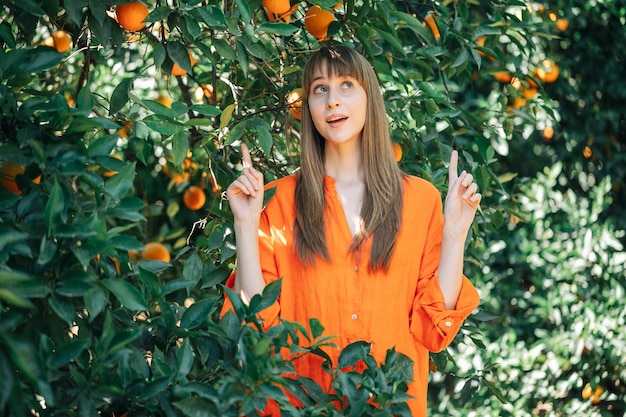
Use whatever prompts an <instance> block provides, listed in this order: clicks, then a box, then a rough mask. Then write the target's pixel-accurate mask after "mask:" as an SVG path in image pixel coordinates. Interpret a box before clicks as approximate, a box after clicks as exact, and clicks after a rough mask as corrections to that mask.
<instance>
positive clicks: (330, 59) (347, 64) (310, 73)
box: [302, 45, 369, 97]
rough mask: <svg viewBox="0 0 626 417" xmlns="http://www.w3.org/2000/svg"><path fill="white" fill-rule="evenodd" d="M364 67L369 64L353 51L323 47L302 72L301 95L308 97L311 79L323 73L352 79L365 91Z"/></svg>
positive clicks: (341, 47)
mask: <svg viewBox="0 0 626 417" xmlns="http://www.w3.org/2000/svg"><path fill="white" fill-rule="evenodd" d="M365 66H369V63H368V62H367V61H366V60H365V59H364V58H363V57H362V56H361V55H360V54H358V53H356V52H355V51H354V50H353V49H350V48H347V47H345V46H340V45H333V46H325V47H323V48H321V49H320V50H318V51H317V52H316V53H314V54H313V55H312V56H311V58H310V59H309V61H308V62H307V64H306V65H305V67H304V71H303V77H302V78H303V79H302V81H303V82H302V84H303V87H304V88H303V90H304V91H303V94H304V95H305V97H306V96H308V94H309V90H310V88H311V84H312V82H313V78H314V76H315V74H316V73H317V72H324V70H325V71H326V73H327V74H328V76H339V77H354V78H355V79H356V80H357V81H358V82H359V84H361V85H362V86H363V87H364V88H365V89H366V90H367V84H368V83H367V77H366V75H365V71H366V69H365Z"/></svg>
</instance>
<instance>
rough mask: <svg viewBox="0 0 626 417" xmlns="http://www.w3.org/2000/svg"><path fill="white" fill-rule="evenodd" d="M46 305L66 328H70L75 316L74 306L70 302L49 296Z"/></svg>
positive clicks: (63, 298)
mask: <svg viewBox="0 0 626 417" xmlns="http://www.w3.org/2000/svg"><path fill="white" fill-rule="evenodd" d="M48 305H50V307H51V308H52V310H53V311H54V312H55V313H56V315H57V316H59V317H60V318H61V319H63V321H65V323H67V325H68V326H71V325H72V323H73V322H74V318H75V316H76V314H75V311H74V306H73V304H72V302H71V301H70V300H68V299H67V298H65V297H56V296H55V295H51V296H50V298H49V299H48Z"/></svg>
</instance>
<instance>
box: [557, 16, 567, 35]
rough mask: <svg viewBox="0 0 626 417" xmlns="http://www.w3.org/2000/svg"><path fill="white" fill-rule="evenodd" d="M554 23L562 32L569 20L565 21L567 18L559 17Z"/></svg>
mask: <svg viewBox="0 0 626 417" xmlns="http://www.w3.org/2000/svg"><path fill="white" fill-rule="evenodd" d="M554 25H555V26H556V28H557V29H558V30H560V31H561V32H562V31H564V30H566V29H567V28H568V26H569V22H568V21H567V19H565V18H561V19H557V20H556V22H554Z"/></svg>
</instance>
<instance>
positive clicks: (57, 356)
mask: <svg viewBox="0 0 626 417" xmlns="http://www.w3.org/2000/svg"><path fill="white" fill-rule="evenodd" d="M85 349H87V342H85V341H84V340H80V339H72V340H70V341H69V342H68V343H65V344H64V345H63V346H61V347H60V348H58V349H56V350H55V351H54V352H52V355H51V356H50V365H52V367H54V368H58V367H61V366H64V365H67V364H68V363H70V361H71V360H72V359H74V358H76V357H77V356H78V355H80V354H81V353H82V352H83V351H84V350H85Z"/></svg>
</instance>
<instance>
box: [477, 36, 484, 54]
mask: <svg viewBox="0 0 626 417" xmlns="http://www.w3.org/2000/svg"><path fill="white" fill-rule="evenodd" d="M485 40H487V37H486V36H481V37H480V38H478V39H476V41H475V42H476V45H478V46H483V47H484V46H485ZM478 55H480V56H485V57H486V56H487V54H486V53H484V52H483V51H481V50H480V49H478Z"/></svg>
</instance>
